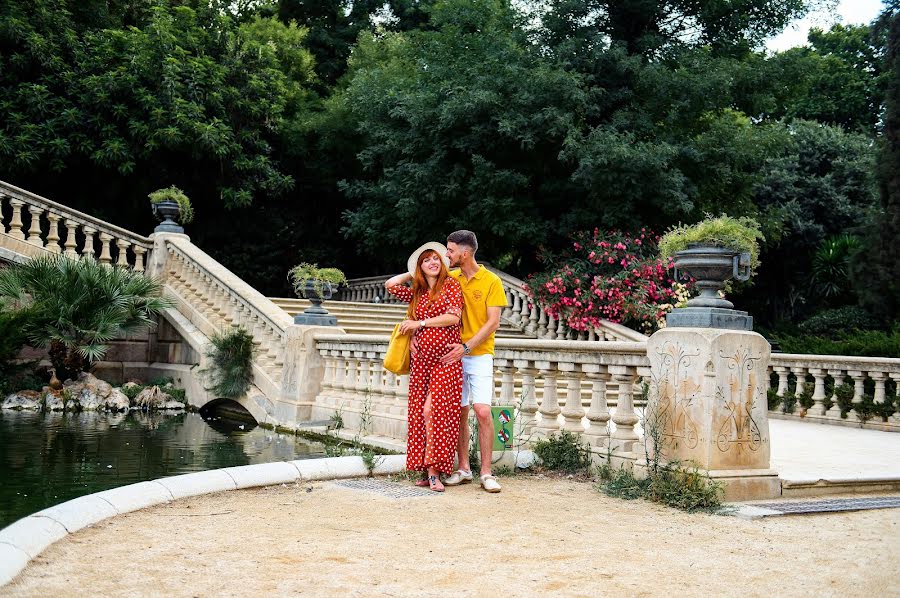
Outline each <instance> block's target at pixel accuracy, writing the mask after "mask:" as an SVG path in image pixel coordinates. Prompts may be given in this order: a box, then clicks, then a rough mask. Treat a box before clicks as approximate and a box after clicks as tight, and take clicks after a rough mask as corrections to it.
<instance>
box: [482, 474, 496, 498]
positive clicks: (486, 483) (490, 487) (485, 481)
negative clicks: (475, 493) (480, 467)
mask: <svg viewBox="0 0 900 598" xmlns="http://www.w3.org/2000/svg"><path fill="white" fill-rule="evenodd" d="M481 487H482V488H484V489H485V490H486V491H487V492H490V493H492V494H493V493H495V492H500V482H498V481H497V478H495V477H494V476H492V475H483V476H481Z"/></svg>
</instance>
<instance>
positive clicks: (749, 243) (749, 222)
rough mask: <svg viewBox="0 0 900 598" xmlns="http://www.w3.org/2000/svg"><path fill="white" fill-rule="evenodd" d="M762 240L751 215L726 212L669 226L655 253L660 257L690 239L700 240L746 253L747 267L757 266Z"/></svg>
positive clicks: (680, 248) (668, 255) (670, 254)
mask: <svg viewBox="0 0 900 598" xmlns="http://www.w3.org/2000/svg"><path fill="white" fill-rule="evenodd" d="M761 241H765V238H763V235H762V232H760V230H759V223H758V222H757V221H756V220H753V219H752V218H747V217H743V218H732V217H731V216H728V215H727V214H722V215H721V216H707V217H706V218H704V219H703V220H701V221H700V222H698V223H696V224H690V225H684V224H681V225H678V226H673V227H672V228H670V229H669V230H667V231H666V233H665V234H664V235H663V236H662V238H661V239H660V240H659V254H660V256H661V257H662V258H663V259H669V258H674V257H675V254H676V253H678V252H679V251H683V250H685V249H687V248H688V247H690V245H691V244H692V243H704V244H709V245H714V246H716V247H722V248H723V249H729V250H731V251H734V252H737V253H749V254H750V269H751V271H755V270H756V268H758V267H759V244H760V242H761Z"/></svg>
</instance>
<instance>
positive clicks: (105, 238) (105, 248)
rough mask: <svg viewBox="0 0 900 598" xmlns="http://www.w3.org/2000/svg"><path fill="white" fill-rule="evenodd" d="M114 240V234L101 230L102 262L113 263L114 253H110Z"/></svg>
mask: <svg viewBox="0 0 900 598" xmlns="http://www.w3.org/2000/svg"><path fill="white" fill-rule="evenodd" d="M110 241H112V235H110V234H108V233H105V232H103V231H100V263H101V264H111V263H112V254H111V253H110V247H109V243H110Z"/></svg>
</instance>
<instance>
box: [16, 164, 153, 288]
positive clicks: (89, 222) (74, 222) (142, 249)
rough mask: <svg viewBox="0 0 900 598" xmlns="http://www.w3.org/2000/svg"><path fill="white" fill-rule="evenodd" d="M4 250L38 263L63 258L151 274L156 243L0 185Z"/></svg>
mask: <svg viewBox="0 0 900 598" xmlns="http://www.w3.org/2000/svg"><path fill="white" fill-rule="evenodd" d="M0 233H2V234H0V248H3V249H8V250H10V251H12V252H13V253H15V254H18V255H25V256H28V257H34V256H37V255H41V254H47V253H56V254H59V253H62V254H64V255H67V256H70V257H73V258H77V257H80V256H83V255H90V256H93V257H95V258H96V259H97V260H98V261H99V262H100V263H103V264H115V265H117V266H123V267H131V268H134V269H135V270H137V271H138V272H143V271H144V268H145V259H146V255H147V254H148V253H149V251H150V249H151V248H152V246H153V242H152V241H151V240H150V239H149V238H147V237H142V236H140V235H136V234H135V233H132V232H130V231H127V230H125V229H123V228H119V227H118V226H115V225H112V224H109V223H106V222H103V221H102V220H99V219H97V218H94V217H93V216H89V215H87V214H84V213H82V212H79V211H77V210H73V209H72V208H68V207H66V206H63V205H61V204H58V203H56V202H54V201H51V200H49V199H47V198H44V197H41V196H40V195H35V194H34V193H30V192H28V191H25V190H24V189H20V188H18V187H15V186H14V185H10V184H9V183H5V182H3V181H0Z"/></svg>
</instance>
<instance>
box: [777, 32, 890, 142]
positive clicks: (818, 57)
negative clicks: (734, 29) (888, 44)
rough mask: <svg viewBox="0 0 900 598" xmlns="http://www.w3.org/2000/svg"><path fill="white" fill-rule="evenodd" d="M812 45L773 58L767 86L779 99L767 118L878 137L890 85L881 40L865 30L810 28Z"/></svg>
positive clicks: (879, 36) (873, 33)
mask: <svg viewBox="0 0 900 598" xmlns="http://www.w3.org/2000/svg"><path fill="white" fill-rule="evenodd" d="M809 43H810V45H809V47H801V48H793V49H790V50H787V51H786V52H781V53H777V54H775V55H774V56H773V57H772V58H771V59H770V60H769V61H768V64H767V65H766V66H765V70H766V71H767V72H768V73H769V74H770V82H769V84H768V86H770V87H772V88H775V89H773V91H774V92H775V94H777V95H778V96H780V97H778V98H777V103H776V104H775V105H773V106H770V110H769V112H768V116H770V117H771V118H782V117H788V118H801V119H806V120H816V121H819V122H824V123H829V124H834V125H840V126H842V127H844V128H845V129H848V130H851V131H865V132H868V133H869V134H874V133H875V132H876V130H877V127H878V125H879V122H880V120H881V115H882V102H883V97H884V86H885V83H886V78H885V73H884V72H883V71H884V69H883V61H884V39H883V36H882V35H879V34H878V33H877V32H876V30H874V29H873V28H872V27H870V26H867V25H840V24H838V25H834V26H833V27H832V28H831V29H830V30H829V31H822V30H820V29H812V30H811V31H810V33H809ZM778 88H780V89H778ZM779 92H780V93H779Z"/></svg>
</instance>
